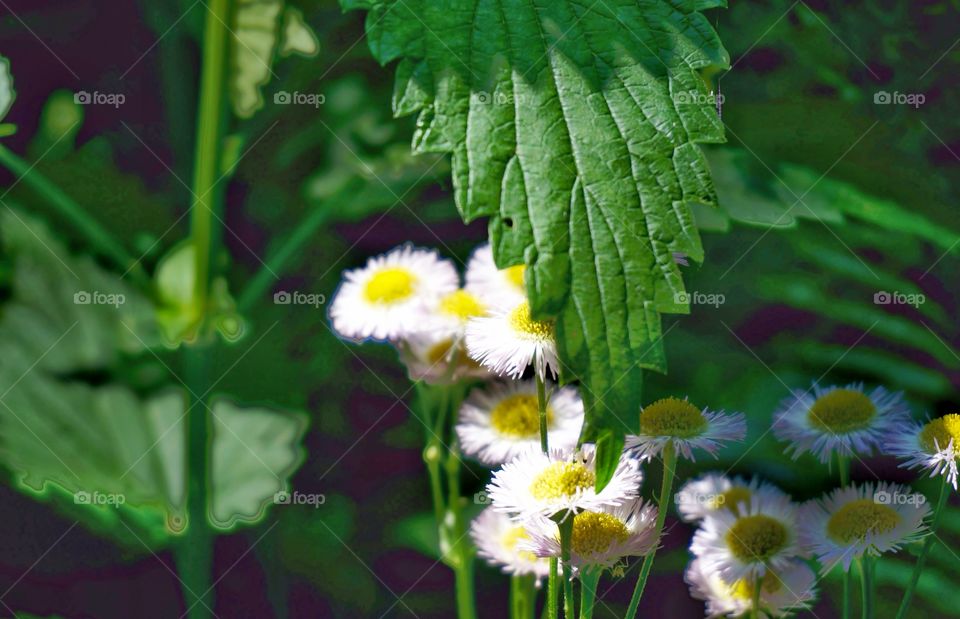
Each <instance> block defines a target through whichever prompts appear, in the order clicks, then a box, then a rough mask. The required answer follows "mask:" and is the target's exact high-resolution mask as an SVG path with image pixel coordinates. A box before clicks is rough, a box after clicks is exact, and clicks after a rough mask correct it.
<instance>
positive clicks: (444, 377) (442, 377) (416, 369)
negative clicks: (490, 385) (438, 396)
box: [397, 332, 492, 385]
mask: <svg viewBox="0 0 960 619" xmlns="http://www.w3.org/2000/svg"><path fill="white" fill-rule="evenodd" d="M397 350H398V351H399V353H400V360H401V361H402V362H403V364H404V365H405V366H406V367H407V375H408V376H409V377H410V380H413V381H418V380H422V381H424V382H426V383H429V384H431V385H439V384H452V383H455V382H458V381H460V380H462V379H464V378H479V379H484V378H489V377H491V376H492V374H490V371H489V370H487V368H485V367H483V366H482V365H480V364H479V363H477V362H476V361H474V360H473V359H471V358H470V357H469V355H467V352H466V351H465V350H464V349H463V338H462V337H459V338H458V337H457V334H456V333H450V332H439V333H418V334H415V335H411V336H409V337H407V338H406V339H404V340H402V341H401V342H399V343H398V345H397ZM451 363H455V364H456V367H450V364H451Z"/></svg>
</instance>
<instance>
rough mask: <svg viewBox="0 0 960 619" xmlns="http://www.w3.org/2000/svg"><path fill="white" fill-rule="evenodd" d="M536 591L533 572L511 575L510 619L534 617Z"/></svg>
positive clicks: (531, 618)
mask: <svg viewBox="0 0 960 619" xmlns="http://www.w3.org/2000/svg"><path fill="white" fill-rule="evenodd" d="M536 591H537V590H536V587H535V585H534V576H533V575H532V574H526V575H523V576H518V575H516V574H514V575H513V576H511V577H510V619H534V610H535V608H534V607H535V605H536V601H537V593H536Z"/></svg>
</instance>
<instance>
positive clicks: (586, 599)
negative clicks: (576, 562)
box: [580, 569, 600, 619]
mask: <svg viewBox="0 0 960 619" xmlns="http://www.w3.org/2000/svg"><path fill="white" fill-rule="evenodd" d="M599 581H600V570H598V569H588V570H584V571H583V572H581V573H580V591H581V594H580V619H593V607H594V605H595V604H596V600H597V583H598V582H599Z"/></svg>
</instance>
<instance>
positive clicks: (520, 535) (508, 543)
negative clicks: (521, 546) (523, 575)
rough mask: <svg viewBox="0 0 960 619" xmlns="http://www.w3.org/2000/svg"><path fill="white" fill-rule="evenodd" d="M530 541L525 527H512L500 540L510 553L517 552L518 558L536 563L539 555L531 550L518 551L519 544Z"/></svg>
mask: <svg viewBox="0 0 960 619" xmlns="http://www.w3.org/2000/svg"><path fill="white" fill-rule="evenodd" d="M528 539H530V536H529V535H527V531H526V529H524V528H523V527H511V528H510V529H507V531H506V532H505V533H504V534H503V536H502V537H501V538H500V544H501V545H502V546H503V547H504V548H505V549H506V550H507V551H508V552H515V553H516V554H517V556H518V557H520V558H521V559H523V560H525V561H531V562H532V561H536V560H537V555H535V554H533V553H532V552H530V551H529V550H517V542H520V541H525V540H528Z"/></svg>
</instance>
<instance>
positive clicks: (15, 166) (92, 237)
mask: <svg viewBox="0 0 960 619" xmlns="http://www.w3.org/2000/svg"><path fill="white" fill-rule="evenodd" d="M0 165H3V167H5V168H7V169H8V170H10V172H11V173H13V174H14V175H15V176H16V177H17V178H18V179H19V181H20V182H22V183H23V184H24V185H26V186H27V187H30V188H31V189H33V190H34V191H35V192H37V195H39V196H40V197H41V198H43V199H44V200H46V202H47V204H49V205H50V206H51V207H53V209H54V210H55V211H56V212H57V214H58V215H60V216H61V217H63V218H64V219H65V220H67V221H68V222H70V224H72V225H73V226H74V227H75V228H76V229H77V230H78V231H79V232H80V233H81V234H83V236H85V237H86V239H87V241H89V242H90V243H91V244H92V245H93V247H94V248H95V249H96V251H97V252H98V253H100V254H102V255H103V256H105V257H106V258H109V259H110V260H111V261H112V262H113V263H114V265H115V266H117V267H119V268H121V269H124V270H128V269H129V271H130V275H131V276H132V277H133V278H134V279H135V280H137V282H138V283H139V284H141V285H146V284H147V276H146V273H144V271H143V268H142V267H141V266H140V263H139V262H138V261H137V260H136V259H135V258H134V257H133V256H132V255H131V254H130V253H129V252H127V250H126V249H125V248H124V247H123V245H122V244H121V243H120V242H119V241H117V240H116V239H115V238H114V237H113V235H111V234H110V232H109V231H107V229H106V228H104V227H103V226H102V225H101V224H100V222H99V221H97V220H96V219H94V218H93V217H91V216H90V214H89V213H87V211H86V209H84V208H83V207H82V206H80V205H79V204H77V202H76V201H74V199H73V198H71V197H70V196H69V195H67V194H66V193H64V192H63V190H61V189H60V188H59V187H57V186H56V185H55V184H54V183H53V181H51V180H49V179H48V178H46V177H45V176H43V175H42V174H41V173H40V172H39V171H38V170H37V169H36V168H35V167H33V166H31V165H30V164H28V163H27V162H26V161H24V160H23V159H21V158H20V157H19V156H18V155H17V154H16V153H14V152H13V151H11V150H10V149H8V148H7V147H5V146H2V145H0ZM3 205H4V206H6V204H5V203H3Z"/></svg>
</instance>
